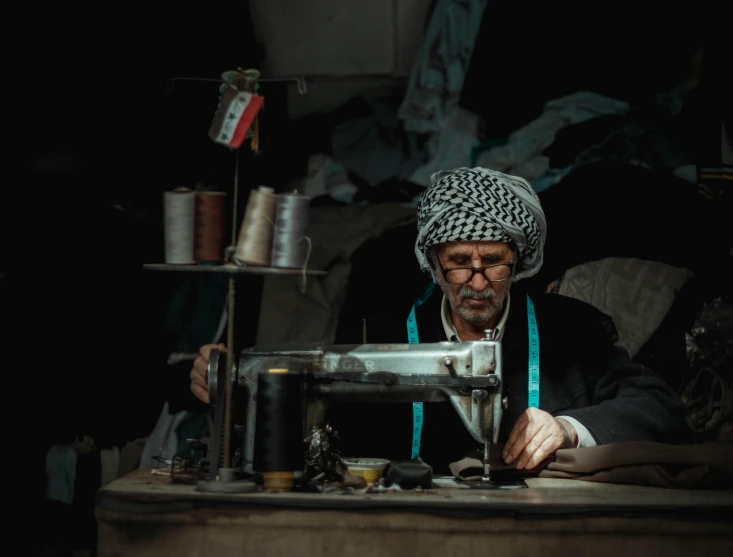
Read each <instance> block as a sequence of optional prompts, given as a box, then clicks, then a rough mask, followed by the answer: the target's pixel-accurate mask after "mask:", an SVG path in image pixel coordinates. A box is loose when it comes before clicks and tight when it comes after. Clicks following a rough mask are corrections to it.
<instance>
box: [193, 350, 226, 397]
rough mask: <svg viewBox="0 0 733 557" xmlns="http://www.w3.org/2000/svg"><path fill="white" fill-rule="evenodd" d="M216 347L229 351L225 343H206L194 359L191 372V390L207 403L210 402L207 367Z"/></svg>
mask: <svg viewBox="0 0 733 557" xmlns="http://www.w3.org/2000/svg"><path fill="white" fill-rule="evenodd" d="M214 348H218V349H219V350H220V351H221V352H226V351H227V347H226V346H224V345H223V344H204V345H203V346H202V347H201V349H200V350H199V355H198V356H196V359H195V360H194V361H193V368H192V369H191V373H190V374H189V377H190V378H191V392H192V393H193V394H194V395H196V398H198V399H199V400H201V401H203V402H205V403H206V404H209V384H208V382H207V381H206V369H207V368H208V367H209V354H211V351H212V350H213V349H214Z"/></svg>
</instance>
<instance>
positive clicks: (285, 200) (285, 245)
mask: <svg viewBox="0 0 733 557" xmlns="http://www.w3.org/2000/svg"><path fill="white" fill-rule="evenodd" d="M309 219H310V197H308V196H305V195H301V194H298V193H297V192H293V193H284V194H282V195H280V196H278V200H277V210H276V218H275V233H274V237H273V241H272V266H273V267H281V268H286V269H300V268H302V267H303V266H304V265H305V262H306V257H307V254H308V252H309V242H308V240H307V239H306V237H305V231H306V228H307V227H308V224H309Z"/></svg>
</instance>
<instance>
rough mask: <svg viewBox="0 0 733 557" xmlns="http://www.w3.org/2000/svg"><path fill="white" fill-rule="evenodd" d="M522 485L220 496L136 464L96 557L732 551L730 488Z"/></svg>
mask: <svg viewBox="0 0 733 557" xmlns="http://www.w3.org/2000/svg"><path fill="white" fill-rule="evenodd" d="M527 485H528V488H526V489H514V490H476V489H466V488H451V487H440V488H438V489H432V490H427V491H423V492H413V491H402V492H383V493H369V494H363V495H356V494H350V495H344V494H340V493H313V494H311V493H272V494H270V493H262V492H260V493H252V494H240V495H230V494H226V495H222V494H214V493H202V492H198V491H196V489H195V487H194V486H193V485H181V484H176V485H173V484H171V483H170V478H169V477H167V476H161V475H153V474H151V471H150V470H149V469H139V470H137V471H135V472H133V473H132V474H130V475H128V476H126V477H123V478H120V479H118V480H116V481H114V482H112V483H110V484H108V485H106V486H105V487H103V488H102V489H100V490H99V491H98V494H97V509H96V516H97V521H98V524H99V544H98V556H99V557H111V556H115V557H120V556H125V555H135V556H136V557H147V556H156V557H159V556H161V555H174V556H176V557H185V556H189V555H196V556H209V555H211V556H217V557H224V556H228V555H252V556H256V557H265V556H270V555H277V556H281V555H282V556H292V555H297V556H312V555H318V556H323V555H329V556H333V557H350V556H356V555H358V556H359V557H371V556H384V555H405V556H410V557H413V556H415V557H416V556H423V555H436V556H437V555H441V556H445V555H456V556H460V557H469V556H472V555H491V556H492V557H494V556H501V555H520V556H528V555H540V554H541V555H545V556H551V555H558V556H561V557H568V556H571V555H593V557H604V556H613V557H628V556H630V555H644V556H645V557H649V556H652V555H664V556H665V557H671V556H675V555H684V556H685V557H689V556H691V555H726V556H729V555H733V491H703V490H674V489H664V488H655V487H645V486H644V487H643V486H631V485H614V484H599V483H591V482H583V481H578V480H558V479H540V478H535V479H528V480H527Z"/></svg>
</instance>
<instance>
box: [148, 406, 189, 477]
mask: <svg viewBox="0 0 733 557" xmlns="http://www.w3.org/2000/svg"><path fill="white" fill-rule="evenodd" d="M187 414H188V412H186V411H181V412H178V413H177V414H171V413H170V412H169V411H168V402H167V401H166V402H165V403H164V404H163V409H162V410H161V412H160V416H159V417H158V421H157V422H156V424H155V427H154V428H153V431H152V432H151V433H150V435H149V436H148V438H147V439H146V440H145V446H144V447H143V452H142V455H141V456H140V467H141V468H161V467H162V466H164V465H163V463H161V462H160V461H158V460H155V458H153V457H155V456H161V457H163V458H165V459H166V460H170V459H172V458H173V456H174V455H175V454H176V451H177V450H178V435H177V433H176V428H177V427H178V426H179V425H180V424H181V422H182V421H183V419H184V418H185V417H186V415H187Z"/></svg>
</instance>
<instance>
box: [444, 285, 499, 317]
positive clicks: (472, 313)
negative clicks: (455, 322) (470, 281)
mask: <svg viewBox="0 0 733 557" xmlns="http://www.w3.org/2000/svg"><path fill="white" fill-rule="evenodd" d="M458 298H459V301H460V300H462V299H464V298H468V299H472V300H492V301H494V302H496V301H497V295H496V291H495V290H492V289H490V288H487V289H484V290H482V291H481V292H476V291H475V290H474V289H473V288H470V287H468V286H464V287H463V288H461V290H460V291H459V292H458ZM500 309H501V304H496V303H494V304H492V305H490V306H489V307H487V308H486V309H469V308H466V307H464V306H462V305H457V307H454V308H453V311H455V312H456V313H457V314H458V315H459V316H460V317H462V318H463V319H465V320H466V321H468V322H469V323H473V324H474V325H480V324H482V323H487V322H488V321H490V320H491V319H493V318H494V317H495V316H496V315H497V314H498V313H499V310H500Z"/></svg>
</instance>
